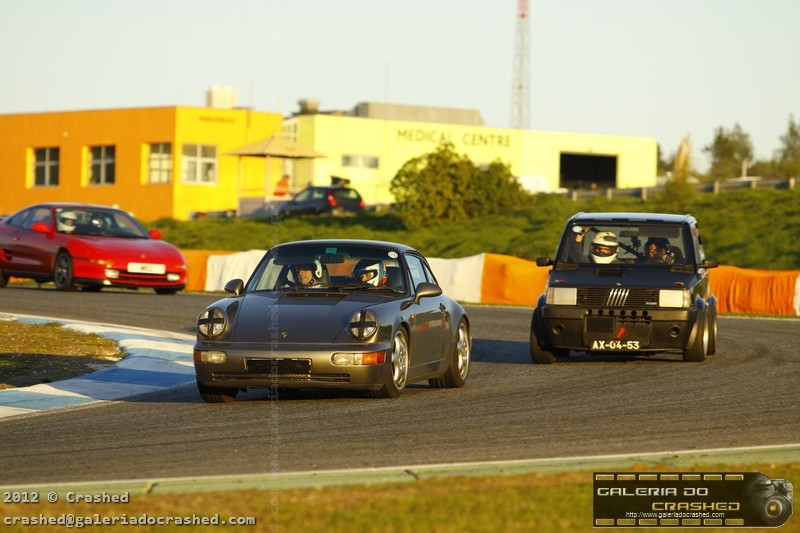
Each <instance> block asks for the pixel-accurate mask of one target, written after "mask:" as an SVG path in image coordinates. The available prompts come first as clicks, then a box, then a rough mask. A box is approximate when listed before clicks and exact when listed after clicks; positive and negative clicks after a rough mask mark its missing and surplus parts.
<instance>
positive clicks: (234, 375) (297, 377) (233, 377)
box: [211, 372, 350, 384]
mask: <svg viewBox="0 0 800 533" xmlns="http://www.w3.org/2000/svg"><path fill="white" fill-rule="evenodd" d="M211 379H212V380H213V381H214V382H216V383H224V382H226V381H252V382H260V383H262V384H264V383H350V374H315V373H311V374H269V373H265V372H212V373H211Z"/></svg>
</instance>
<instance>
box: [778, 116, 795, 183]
mask: <svg viewBox="0 0 800 533" xmlns="http://www.w3.org/2000/svg"><path fill="white" fill-rule="evenodd" d="M780 139H781V147H780V148H779V149H778V153H777V157H776V159H777V167H778V174H779V175H780V176H782V177H785V178H790V177H800V123H798V122H795V121H794V115H792V116H790V117H789V127H788V129H787V131H786V135H782V136H781V138H780Z"/></svg>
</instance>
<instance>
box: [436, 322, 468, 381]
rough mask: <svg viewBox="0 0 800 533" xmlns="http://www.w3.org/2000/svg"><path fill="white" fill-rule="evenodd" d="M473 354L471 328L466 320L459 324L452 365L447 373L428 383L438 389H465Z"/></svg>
mask: <svg viewBox="0 0 800 533" xmlns="http://www.w3.org/2000/svg"><path fill="white" fill-rule="evenodd" d="M471 353H472V342H471V339H470V336H469V327H468V326H467V323H466V322H465V321H464V320H461V322H460V323H459V324H458V331H457V333H456V345H455V348H454V349H453V352H452V354H451V356H450V364H449V365H448V367H447V371H446V372H445V373H444V375H443V376H442V377H440V378H435V379H430V380H428V383H430V384H431V387H436V388H440V389H442V388H453V389H457V388H460V387H463V386H464V384H465V383H466V382H467V376H468V375H469V359H470V355H471Z"/></svg>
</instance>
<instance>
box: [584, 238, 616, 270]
mask: <svg viewBox="0 0 800 533" xmlns="http://www.w3.org/2000/svg"><path fill="white" fill-rule="evenodd" d="M618 251H619V241H617V236H616V235H614V234H613V233H612V232H610V231H601V232H599V233H598V234H597V235H595V236H594V239H592V245H591V258H592V262H594V263H598V264H601V265H607V264H609V263H613V262H614V260H615V259H616V258H617V252H618Z"/></svg>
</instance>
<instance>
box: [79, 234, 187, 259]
mask: <svg viewBox="0 0 800 533" xmlns="http://www.w3.org/2000/svg"><path fill="white" fill-rule="evenodd" d="M76 244H77V245H78V246H79V247H80V249H81V251H82V253H81V252H78V253H75V251H74V248H76V246H75V245H76ZM69 248H70V252H71V253H73V255H76V256H80V257H83V256H87V258H92V259H113V260H115V261H121V262H130V261H134V262H139V263H185V260H184V258H183V255H182V254H181V253H180V251H179V250H178V249H177V248H175V246H173V245H171V244H170V243H168V242H165V241H157V240H154V239H125V238H116V237H96V236H91V235H87V236H77V235H76V236H73V237H72V243H71V246H69Z"/></svg>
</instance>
